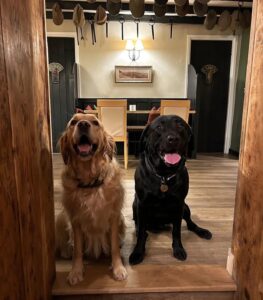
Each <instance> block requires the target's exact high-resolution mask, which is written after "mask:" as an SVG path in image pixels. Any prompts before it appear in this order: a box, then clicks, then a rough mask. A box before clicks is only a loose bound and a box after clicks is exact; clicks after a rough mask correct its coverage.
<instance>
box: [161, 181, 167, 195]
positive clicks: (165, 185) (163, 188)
mask: <svg viewBox="0 0 263 300" xmlns="http://www.w3.org/2000/svg"><path fill="white" fill-rule="evenodd" d="M160 190H161V192H163V193H165V192H167V191H168V185H167V184H164V183H162V184H161V186H160Z"/></svg>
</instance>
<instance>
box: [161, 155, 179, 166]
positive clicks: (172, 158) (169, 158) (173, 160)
mask: <svg viewBox="0 0 263 300" xmlns="http://www.w3.org/2000/svg"><path fill="white" fill-rule="evenodd" d="M180 159H181V156H180V155H179V154H178V153H168V154H165V155H164V160H165V162H167V163H168V164H171V165H175V164H177V163H178V162H179V161H180Z"/></svg>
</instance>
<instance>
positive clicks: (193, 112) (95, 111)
mask: <svg viewBox="0 0 263 300" xmlns="http://www.w3.org/2000/svg"><path fill="white" fill-rule="evenodd" d="M150 112H152V111H151V110H127V114H135V115H138V114H139V115H140V114H141V115H143V114H145V115H147V114H149V113H150ZM84 113H85V114H95V115H96V114H98V110H84ZM189 113H190V114H195V113H196V111H195V110H190V111H189ZM152 114H156V115H159V114H160V112H152Z"/></svg>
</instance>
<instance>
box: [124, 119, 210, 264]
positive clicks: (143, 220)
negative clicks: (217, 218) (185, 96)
mask: <svg viewBox="0 0 263 300" xmlns="http://www.w3.org/2000/svg"><path fill="white" fill-rule="evenodd" d="M190 136H191V129H190V127H189V125H188V124H187V123H186V122H185V121H184V120H183V119H181V118H180V117H178V116H174V115H173V116H160V117H158V118H157V119H155V120H154V121H153V122H152V123H151V124H150V125H148V126H147V127H146V128H145V130H144V131H143V133H142V136H141V140H140V147H141V149H140V151H141V158H140V162H139V165H138V167H137V169H136V172H135V191H136V194H135V199H134V202H133V219H134V221H135V227H136V233H137V243H136V245H135V247H134V250H133V252H132V253H131V255H130V257H129V262H130V264H133V265H134V264H138V263H140V262H142V261H143V258H144V254H145V244H146V239H147V230H154V231H156V230H162V229H163V228H164V227H165V226H167V225H169V224H172V225H173V230H172V237H173V243H172V247H173V255H174V257H176V258H178V259H179V260H185V259H186V256H187V254H186V252H185V250H184V248H183V245H182V242H181V222H182V219H184V220H185V221H186V223H187V228H188V230H190V231H193V232H195V233H196V234H197V235H198V236H199V237H201V238H204V239H211V238H212V234H211V232H210V231H208V230H206V229H203V228H200V227H199V226H197V225H196V224H195V223H194V222H193V221H192V220H191V213H190V209H189V207H188V205H187V204H186V203H185V198H186V196H187V193H188V188H189V176H188V172H187V169H186V166H185V161H186V153H187V145H188V141H189V139H190Z"/></svg>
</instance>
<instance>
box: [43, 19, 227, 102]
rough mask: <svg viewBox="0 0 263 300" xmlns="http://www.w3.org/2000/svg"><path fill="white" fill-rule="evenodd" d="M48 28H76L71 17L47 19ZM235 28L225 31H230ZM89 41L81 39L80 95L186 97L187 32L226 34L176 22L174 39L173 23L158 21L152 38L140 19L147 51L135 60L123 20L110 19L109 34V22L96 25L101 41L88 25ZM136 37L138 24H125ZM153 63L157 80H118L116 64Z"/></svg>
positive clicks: (129, 33)
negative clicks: (128, 47)
mask: <svg viewBox="0 0 263 300" xmlns="http://www.w3.org/2000/svg"><path fill="white" fill-rule="evenodd" d="M47 32H48V33H49V32H75V27H74V25H73V23H72V21H71V20H66V21H64V22H63V25H61V26H56V25H54V24H53V22H52V20H47ZM229 34H231V32H229V31H228V32H225V33H224V35H229ZM84 35H85V41H81V42H80V46H79V47H78V51H79V65H80V79H81V80H80V81H81V82H80V97H82V98H88V97H92V98H93V97H94V98H100V97H127V98H136V97H140V98H162V97H164V98H170V97H171V98H176V97H179V98H180V97H185V85H186V82H185V80H186V61H187V55H186V53H187V35H222V32H220V31H219V30H218V29H217V28H215V29H213V30H209V31H208V30H206V29H205V28H204V26H203V25H189V24H174V27H173V38H172V39H170V25H169V24H155V40H154V41H153V40H152V38H151V27H150V25H149V24H148V23H143V22H142V23H140V38H141V39H142V41H143V44H144V51H143V52H142V54H141V57H140V59H139V60H138V61H136V63H131V60H130V59H129V58H128V55H127V51H126V50H125V41H122V40H121V25H120V23H119V22H110V23H109V38H106V37H105V26H96V37H97V43H96V44H95V45H94V46H93V45H92V43H91V32H90V25H89V24H86V25H85V28H84ZM135 37H136V25H135V23H133V22H126V23H125V24H124V38H125V39H128V38H135ZM131 64H135V65H150V66H152V67H153V70H154V78H153V83H150V84H149V83H148V84H142V83H137V84H136V83H115V82H114V81H115V80H114V67H115V65H131Z"/></svg>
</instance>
